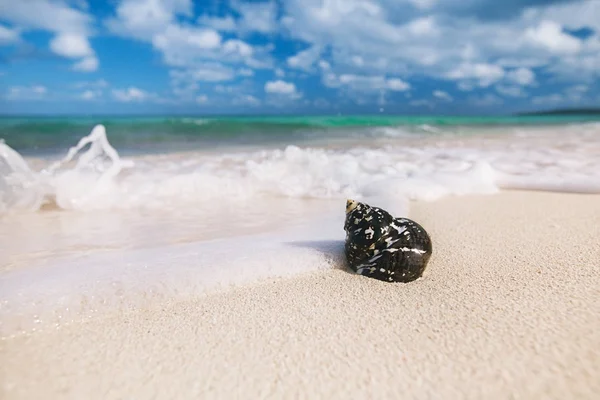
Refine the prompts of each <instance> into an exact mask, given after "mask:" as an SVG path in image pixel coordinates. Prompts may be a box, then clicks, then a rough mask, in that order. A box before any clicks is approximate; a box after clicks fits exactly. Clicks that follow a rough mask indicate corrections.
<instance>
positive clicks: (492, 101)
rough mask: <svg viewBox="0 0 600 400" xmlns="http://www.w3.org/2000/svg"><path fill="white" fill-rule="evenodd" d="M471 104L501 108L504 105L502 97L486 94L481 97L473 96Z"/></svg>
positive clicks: (470, 99)
mask: <svg viewBox="0 0 600 400" xmlns="http://www.w3.org/2000/svg"><path fill="white" fill-rule="evenodd" d="M469 102H470V103H471V104H473V105H475V106H478V107H492V106H499V105H501V104H503V103H504V100H502V99H501V98H500V97H498V96H496V95H495V94H492V93H486V94H484V95H481V96H471V97H470V98H469Z"/></svg>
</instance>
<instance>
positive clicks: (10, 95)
mask: <svg viewBox="0 0 600 400" xmlns="http://www.w3.org/2000/svg"><path fill="white" fill-rule="evenodd" d="M47 94H48V89H47V88H46V87H45V86H42V85H31V86H11V87H10V88H9V89H8V92H7V94H6V98H7V99H10V100H41V99H43V98H45V97H46V95H47Z"/></svg>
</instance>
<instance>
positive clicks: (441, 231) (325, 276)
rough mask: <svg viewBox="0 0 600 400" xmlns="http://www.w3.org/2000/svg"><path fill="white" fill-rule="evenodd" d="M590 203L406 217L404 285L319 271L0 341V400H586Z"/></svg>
mask: <svg viewBox="0 0 600 400" xmlns="http://www.w3.org/2000/svg"><path fill="white" fill-rule="evenodd" d="M599 198H600V197H599V196H598V195H585V194H556V193H540V192H521V191H514V192H513V191H507V192H501V193H499V194H495V195H492V196H485V195H479V196H461V197H449V198H445V199H442V200H438V201H435V202H432V203H427V202H417V203H412V204H411V207H410V213H409V217H410V218H412V219H415V220H416V221H418V222H419V223H422V224H423V226H424V227H425V228H426V229H427V230H428V231H429V232H430V234H431V236H432V240H433V243H434V252H433V255H432V258H431V261H430V263H429V266H428V268H427V270H426V273H425V275H424V277H423V278H421V279H419V280H417V281H415V282H412V283H410V284H388V283H386V282H380V281H376V280H373V279H369V278H365V277H360V276H357V275H354V274H352V273H349V272H348V271H347V270H343V269H330V270H325V271H318V272H309V273H303V274H301V275H297V276H294V277H290V278H278V279H267V280H263V281H260V282H253V283H248V284H244V285H241V286H237V287H234V288H231V289H227V290H226V291H222V292H214V293H207V294H204V295H201V296H193V297H192V298H189V299H188V300H185V301H178V302H169V301H167V302H164V303H161V304H156V305H153V306H150V307H148V308H146V309H141V310H138V311H131V312H126V313H113V314H112V315H107V316H104V317H95V318H91V319H89V320H87V321H85V322H82V323H73V324H69V325H65V326H62V327H61V328H60V329H56V330H51V331H46V332H37V333H32V334H29V335H23V336H19V337H15V338H13V339H7V340H3V341H0V359H2V362H0V365H1V366H0V375H2V376H3V377H4V380H5V384H4V385H3V386H2V391H3V395H2V397H3V398H6V399H17V398H31V397H39V396H41V395H44V396H53V397H55V398H82V397H85V398H104V399H112V398H123V397H129V398H142V397H157V398H190V397H198V396H203V397H208V398H223V397H228V398H230V397H246V398H248V397H265V396H267V397H284V396H285V397H312V398H315V397H327V398H347V397H348V396H349V395H351V396H354V397H355V396H363V397H378V398H386V397H387V398H389V397H395V398H397V397H398V396H401V397H402V398H432V397H433V398H436V397H444V398H483V397H485V398H508V397H511V396H513V397H521V398H527V399H529V398H532V399H533V398H541V397H542V398H578V399H588V398H589V399H592V398H594V395H595V394H597V393H598V391H600V370H599V369H598V367H597V366H598V365H599V363H600V352H599V350H598V349H599V348H600V337H599V336H598V335H597V334H596V332H597V331H598V329H600V289H599V288H600V269H599V266H598V264H597V262H598V260H600V240H599V239H600V202H598V199H599ZM32 382H35V384H32Z"/></svg>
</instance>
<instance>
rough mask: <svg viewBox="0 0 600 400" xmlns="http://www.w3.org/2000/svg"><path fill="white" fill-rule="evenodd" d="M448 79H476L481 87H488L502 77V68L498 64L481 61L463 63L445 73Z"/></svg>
mask: <svg viewBox="0 0 600 400" xmlns="http://www.w3.org/2000/svg"><path fill="white" fill-rule="evenodd" d="M446 77H447V78H448V79H453V80H470V79H473V80H475V81H477V83H478V85H479V86H481V87H488V86H490V85H491V84H492V83H494V82H497V81H499V80H500V79H502V78H503V77H504V69H503V68H502V67H500V66H498V65H492V64H483V63H476V64H471V63H463V64H461V65H459V66H458V67H456V68H454V69H453V70H451V71H450V72H448V73H447V74H446Z"/></svg>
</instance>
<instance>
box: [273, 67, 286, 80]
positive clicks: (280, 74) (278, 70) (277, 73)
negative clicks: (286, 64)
mask: <svg viewBox="0 0 600 400" xmlns="http://www.w3.org/2000/svg"><path fill="white" fill-rule="evenodd" d="M275 76H276V77H278V78H283V77H284V76H285V72H284V71H283V70H282V69H281V68H276V69H275Z"/></svg>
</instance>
